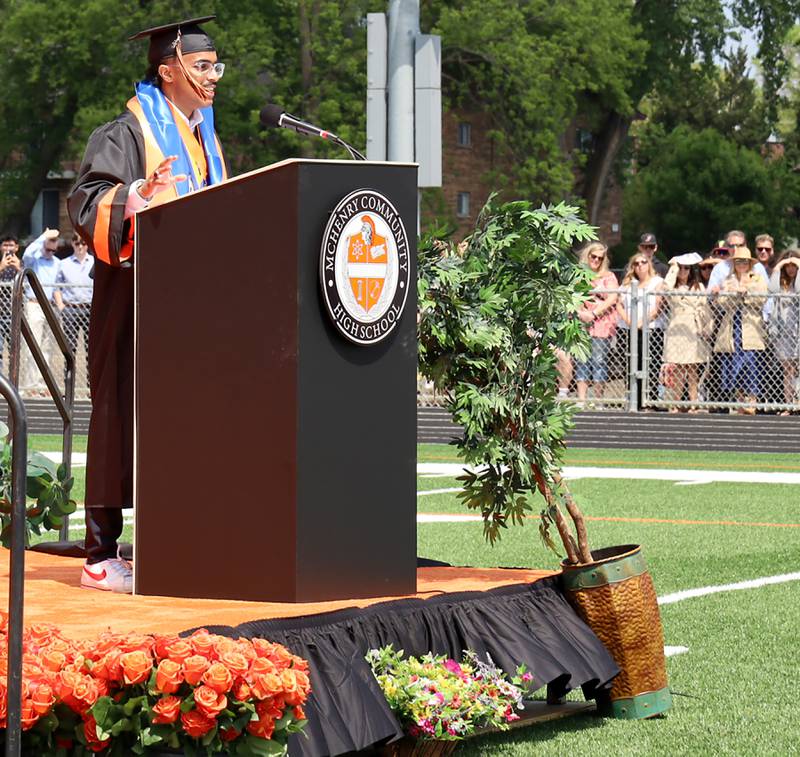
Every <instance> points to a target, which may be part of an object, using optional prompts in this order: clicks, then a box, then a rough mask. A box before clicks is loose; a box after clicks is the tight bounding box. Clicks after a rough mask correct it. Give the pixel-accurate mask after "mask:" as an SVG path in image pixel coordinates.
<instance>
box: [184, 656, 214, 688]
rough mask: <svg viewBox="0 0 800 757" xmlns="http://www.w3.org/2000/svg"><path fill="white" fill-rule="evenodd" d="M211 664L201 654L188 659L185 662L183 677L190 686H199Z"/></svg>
mask: <svg viewBox="0 0 800 757" xmlns="http://www.w3.org/2000/svg"><path fill="white" fill-rule="evenodd" d="M210 666H211V663H210V662H209V661H208V660H207V659H206V658H205V657H202V656H201V655H199V654H195V655H192V656H191V657H187V658H186V660H184V662H183V677H184V678H185V679H186V683H188V684H189V685H190V686H197V684H198V683H200V679H201V678H202V677H203V673H205V672H206V671H207V670H208V669H209V667H210Z"/></svg>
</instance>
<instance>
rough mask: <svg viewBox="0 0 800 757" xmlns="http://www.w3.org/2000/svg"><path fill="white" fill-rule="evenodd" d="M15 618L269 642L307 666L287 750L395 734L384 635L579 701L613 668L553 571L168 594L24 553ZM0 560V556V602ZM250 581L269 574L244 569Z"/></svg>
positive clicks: (72, 630)
mask: <svg viewBox="0 0 800 757" xmlns="http://www.w3.org/2000/svg"><path fill="white" fill-rule="evenodd" d="M25 557H26V561H25V587H26V588H25V625H26V626H27V625H30V624H32V623H54V624H56V625H58V626H59V627H60V628H61V629H62V630H63V632H64V633H66V634H67V635H69V636H71V637H73V638H81V637H92V636H94V635H96V634H97V633H99V632H101V631H103V630H106V629H111V630H113V631H117V632H124V631H138V632H141V633H182V632H186V631H191V630H193V629H195V628H199V627H205V628H208V629H209V630H211V631H212V632H214V633H219V634H224V635H228V636H232V637H239V636H244V637H247V638H255V637H259V638H265V639H270V640H271V641H275V642H279V643H282V644H284V645H285V646H286V647H288V648H289V649H290V650H291V651H292V652H293V653H295V654H297V655H300V656H301V657H304V658H306V659H307V660H308V661H309V664H310V670H311V682H312V696H311V698H310V700H309V702H308V707H307V708H306V712H307V715H308V720H309V722H308V726H307V728H306V735H307V736H308V738H305V737H302V736H300V737H292V742H291V744H290V755H292V756H293V757H294V755H303V757H325V756H327V755H331V756H332V755H340V754H346V753H348V752H351V751H357V750H361V749H366V748H368V747H370V746H374V745H380V744H385V743H387V742H389V741H392V740H394V739H397V738H400V737H401V736H402V729H401V727H400V724H399V723H398V722H397V720H396V718H395V717H394V715H393V714H392V712H391V710H390V709H389V708H388V706H387V704H386V701H385V699H384V698H383V695H382V693H381V691H380V688H379V687H378V685H377V682H376V681H375V679H374V677H373V676H372V673H371V671H370V669H369V666H368V665H367V663H366V661H365V660H364V655H365V653H366V652H367V651H368V650H369V649H371V648H374V647H381V646H384V645H386V644H393V645H394V647H395V649H404V650H405V652H406V653H407V654H410V655H422V654H425V653H427V652H434V653H435V654H447V655H449V656H451V657H456V658H458V657H460V656H461V653H462V650H466V649H470V650H473V651H475V652H476V653H477V654H478V655H480V656H482V657H485V655H487V654H489V655H490V656H491V658H492V659H493V660H494V662H495V663H497V664H498V665H499V666H500V667H501V668H503V669H504V670H506V671H507V672H509V673H513V671H514V670H515V668H516V666H517V665H519V664H520V663H524V664H525V665H527V666H528V668H529V669H530V670H531V672H532V673H533V676H534V681H535V683H536V684H537V685H538V686H541V687H544V686H547V689H548V693H549V695H550V697H551V698H558V697H560V696H563V694H565V693H566V692H567V691H568V690H570V689H574V688H578V687H582V688H583V691H584V694H585V695H586V697H587V699H590V698H593V697H594V696H595V695H596V694H597V693H598V692H600V691H602V690H604V689H605V688H607V687H608V685H609V683H610V681H611V679H612V678H613V677H614V676H615V675H616V674H617V672H618V668H617V666H616V664H615V663H614V661H613V660H612V658H611V656H610V655H609V654H608V652H607V651H606V649H605V648H604V647H603V646H602V644H601V643H600V641H599V640H598V639H597V637H596V636H595V635H594V633H592V631H591V630H590V629H589V628H588V627H587V626H586V625H585V624H584V623H583V621H581V620H580V619H579V618H578V616H577V615H576V614H575V612H574V611H573V610H572V608H571V607H570V606H569V604H568V603H567V601H566V599H565V598H564V595H563V594H562V592H561V586H560V580H559V576H558V574H556V573H553V572H552V571H542V570H521V569H505V568H458V567H449V566H447V567H440V566H437V567H420V568H418V570H417V588H418V593H417V594H416V595H413V596H410V597H405V598H397V597H392V598H386V597H374V598H369V599H351V600H340V601H336V602H322V603H313V604H282V603H261V602H240V601H223V600H200V599H174V598H171V597H151V596H148V597H143V596H125V595H118V594H109V593H106V592H99V591H92V590H87V589H81V588H80V572H81V566H82V562H83V561H82V560H81V559H76V558H69V557H61V556H53V555H48V554H43V553H37V552H31V551H28V552H27V553H26V555H25ZM8 558H9V552H8V551H7V550H3V557H2V561H1V562H0V587H1V588H2V597H3V599H2V602H3V604H4V605H6V604H7V597H8ZM252 580H262V581H263V580H269V578H268V577H262V576H254V577H252Z"/></svg>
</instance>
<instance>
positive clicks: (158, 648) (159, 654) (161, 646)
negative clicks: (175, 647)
mask: <svg viewBox="0 0 800 757" xmlns="http://www.w3.org/2000/svg"><path fill="white" fill-rule="evenodd" d="M176 641H181V639H180V637H178V636H160V635H159V636H156V637H155V640H154V644H153V653H154V654H155V656H156V659H157V660H163V659H164V658H165V657H169V651H168V649H167V648H168V647H169V645H170V644H174V643H175V642H176ZM181 662H183V661H182V660H181Z"/></svg>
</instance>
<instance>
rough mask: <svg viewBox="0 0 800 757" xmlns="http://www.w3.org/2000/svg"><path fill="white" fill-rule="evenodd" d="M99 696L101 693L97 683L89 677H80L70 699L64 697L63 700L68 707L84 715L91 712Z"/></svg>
mask: <svg viewBox="0 0 800 757" xmlns="http://www.w3.org/2000/svg"><path fill="white" fill-rule="evenodd" d="M99 696H100V691H99V690H98V687H97V681H95V680H94V678H89V676H80V680H78V681H77V682H76V683H75V686H74V687H73V689H72V694H71V695H70V697H62V699H63V700H64V703H65V704H66V705H67V706H68V707H70V708H71V709H72V710H74V711H75V712H77V713H79V714H81V715H83V714H84V713H86V712H88V711H89V709H90V708H91V707H92V705H93V704H94V703H95V702H96V701H97V700H98V698H99Z"/></svg>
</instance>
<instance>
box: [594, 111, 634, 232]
mask: <svg viewBox="0 0 800 757" xmlns="http://www.w3.org/2000/svg"><path fill="white" fill-rule="evenodd" d="M630 127H631V119H630V118H629V117H627V116H622V115H620V114H619V113H617V112H615V111H612V112H611V113H609V114H608V118H607V119H606V122H605V123H604V124H603V128H602V129H601V130H600V134H599V135H598V138H597V143H596V145H595V149H594V153H593V154H592V157H591V158H590V160H589V163H588V165H587V166H586V179H585V181H584V192H583V195H584V198H585V199H586V204H587V206H588V209H589V223H590V224H592V225H593V226H597V225H598V224H597V221H598V219H599V218H600V211H601V210H602V208H603V200H604V199H605V193H606V189H607V187H608V178H609V176H610V174H611V169H612V167H613V165H614V161H615V160H616V159H617V155H619V151H620V149H622V145H623V144H625V139H626V137H627V136H628V130H629V129H630Z"/></svg>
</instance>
